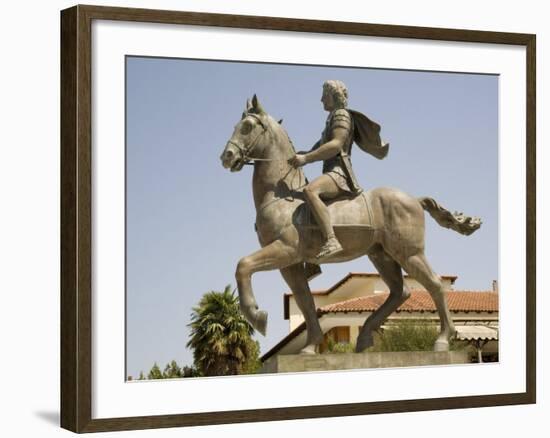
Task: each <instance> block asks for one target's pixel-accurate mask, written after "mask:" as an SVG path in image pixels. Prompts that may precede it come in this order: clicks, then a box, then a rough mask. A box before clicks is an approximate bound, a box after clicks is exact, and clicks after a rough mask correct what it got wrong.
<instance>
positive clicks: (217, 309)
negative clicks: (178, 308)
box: [187, 285, 259, 376]
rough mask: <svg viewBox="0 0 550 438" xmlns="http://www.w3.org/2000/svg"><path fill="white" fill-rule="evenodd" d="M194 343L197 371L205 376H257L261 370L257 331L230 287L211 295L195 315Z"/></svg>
mask: <svg viewBox="0 0 550 438" xmlns="http://www.w3.org/2000/svg"><path fill="white" fill-rule="evenodd" d="M188 327H190V328H191V333H190V339H189V342H187V347H189V348H192V349H193V358H194V362H195V367H196V368H197V369H198V370H199V372H200V373H201V374H202V375H204V376H225V375H234V374H241V373H243V371H244V372H247V373H250V372H254V371H255V370H256V369H257V368H258V364H259V360H258V352H259V348H258V343H257V341H254V340H253V339H252V335H253V333H254V329H253V328H252V326H251V325H250V324H249V323H248V321H246V320H245V319H244V317H243V315H242V314H241V312H240V309H239V300H238V298H237V297H236V296H235V294H234V293H232V292H231V286H229V285H228V286H226V288H225V290H224V291H223V292H216V291H211V292H207V293H206V294H204V295H203V297H202V298H201V300H200V302H199V305H198V306H197V307H194V308H193V313H192V314H191V323H190V324H188Z"/></svg>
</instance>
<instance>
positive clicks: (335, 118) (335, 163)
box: [319, 108, 353, 192]
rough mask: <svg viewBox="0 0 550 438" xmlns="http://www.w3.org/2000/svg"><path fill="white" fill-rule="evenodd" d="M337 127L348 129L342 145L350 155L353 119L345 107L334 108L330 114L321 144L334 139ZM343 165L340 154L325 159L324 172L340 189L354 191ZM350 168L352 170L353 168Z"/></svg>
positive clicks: (343, 150) (344, 151) (344, 150)
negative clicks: (333, 134)
mask: <svg viewBox="0 0 550 438" xmlns="http://www.w3.org/2000/svg"><path fill="white" fill-rule="evenodd" d="M335 128H341V129H345V130H346V131H347V138H346V141H345V143H344V146H343V147H342V152H343V153H344V154H347V155H348V156H349V155H351V145H352V143H353V120H352V118H351V116H350V113H349V112H348V111H347V110H346V109H344V108H341V109H337V110H334V111H332V112H331V113H330V114H329V115H328V117H327V121H326V124H325V129H324V130H323V133H322V134H321V141H320V142H319V145H321V144H325V143H327V142H328V141H330V140H332V132H333V130H334V129H335ZM342 167H343V163H342V158H341V156H340V154H338V155H336V156H334V157H332V158H329V159H327V160H325V161H323V173H324V174H327V175H328V176H330V177H331V178H332V179H333V180H334V182H335V183H336V185H337V186H338V187H339V188H340V189H342V190H344V191H346V192H353V190H352V189H351V187H350V184H349V181H348V177H347V175H346V172H345V171H344V169H343V168H342ZM348 169H349V171H350V172H352V170H351V168H348Z"/></svg>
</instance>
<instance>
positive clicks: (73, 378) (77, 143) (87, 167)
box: [61, 6, 536, 433]
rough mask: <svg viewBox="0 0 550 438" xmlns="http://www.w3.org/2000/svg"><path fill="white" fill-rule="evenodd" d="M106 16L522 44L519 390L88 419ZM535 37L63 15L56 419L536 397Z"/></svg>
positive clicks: (140, 14) (404, 408) (109, 426)
mask: <svg viewBox="0 0 550 438" xmlns="http://www.w3.org/2000/svg"><path fill="white" fill-rule="evenodd" d="M94 20H112V21H127V22H142V23H162V24H173V25H194V26H213V27H221V28H242V29H260V30H272V31H290V32H307V33H318V34H328V35H330V34H342V35H355V36H357V37H362V36H368V37H384V38H391V39H397V38H408V39H423V40H435V41H450V42H466V43H490V44H497V45H515V46H522V47H524V48H525V50H526V61H527V62H526V65H525V75H526V84H527V87H526V89H525V102H526V111H527V113H526V138H525V148H526V164H527V169H526V175H527V179H526V188H527V191H526V211H525V215H526V248H525V251H526V262H527V263H526V267H525V269H526V284H525V294H526V296H525V300H526V311H527V315H528V316H527V318H526V321H525V324H526V327H525V333H526V339H525V342H526V358H525V362H526V370H525V375H526V382H525V388H526V390H525V391H524V392H518V393H508V394H486V395H480V396H457V397H444V398H426V399H414V400H395V401H379V402H376V401H375V402H365V403H344V404H332V405H317V406H299V407H292V406H291V407H278V408H269V409H249V410H238V411H218V412H201V413H185V414H174V415H150V416H135V417H117V418H92V405H93V400H92V342H93V339H92V333H93V330H92V316H93V315H92V286H91V284H92V249H91V248H92V239H93V236H92V172H93V166H92V164H93V161H92V160H93V157H92V147H91V144H92V89H91V71H92V68H93V66H92V22H93V21H94ZM535 58H536V37H535V35H531V34H517V33H502V32H486V31H474V30H457V29H439V28H423V27H411V26H396V25H381V24H365V23H347V22H331V21H317V20H302V19H290V18H275V17H258V16H237V15H226V14H210V13H195V12H176V11H161V10H144V9H127V8H111V7H100V6H75V7H72V8H70V9H66V10H64V11H62V12H61V426H62V427H63V428H66V429H68V430H71V431H74V432H78V433H81V432H99V431H115V430H129V429H148V428H162V427H176V426H195V425H213V424H223V423H239V422H256V421H273V420H289V419H304V418H318V417H328V416H350V415H364V414H375V413H396V412H410V411H425V410H438V409H456V408H472V407H482V406H502V405H517V404H529V403H535V401H536V319H535V318H536V312H535V310H536V289H535V286H536V284H535V282H536V280H535V279H536V275H535V274H536V272H535V265H536V255H535V254H536V246H535V245H536V243H535V236H536V231H535V230H536V228H535V227H536V222H535V221H536V219H535V218H536V201H535V199H536V186H535V181H536V173H535V165H536V157H535V133H536V127H535V110H536V102H535V90H536V88H535V86H536V79H535Z"/></svg>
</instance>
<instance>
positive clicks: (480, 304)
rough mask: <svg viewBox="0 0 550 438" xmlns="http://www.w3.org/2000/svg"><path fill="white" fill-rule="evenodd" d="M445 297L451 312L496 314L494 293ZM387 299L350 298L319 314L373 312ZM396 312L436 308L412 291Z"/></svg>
mask: <svg viewBox="0 0 550 438" xmlns="http://www.w3.org/2000/svg"><path fill="white" fill-rule="evenodd" d="M445 296H446V297H447V303H448V306H449V310H450V311H451V312H498V294H497V293H495V292H486V291H483V292H480V291H448V292H445ZM387 298H388V293H387V292H386V293H381V294H376V295H370V296H366V297H358V298H351V299H349V300H346V301H340V302H338V303H333V304H328V305H326V306H323V307H321V308H320V309H319V310H320V312H321V313H337V312H344V313H347V312H374V311H375V310H376V309H378V307H380V306H381V305H382V303H383V302H384V301H385V300H386V299H387ZM397 312H436V308H435V304H434V302H433V300H432V297H431V296H430V294H429V293H428V292H426V291H422V290H413V291H412V292H411V296H410V298H409V299H408V300H407V301H405V302H404V303H403V304H402V305H401V306H400V307H399V308H398V309H397Z"/></svg>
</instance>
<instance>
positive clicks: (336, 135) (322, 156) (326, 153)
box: [305, 127, 349, 163]
mask: <svg viewBox="0 0 550 438" xmlns="http://www.w3.org/2000/svg"><path fill="white" fill-rule="evenodd" d="M348 133H349V131H348V130H347V129H344V128H340V127H337V128H334V129H333V130H332V140H330V141H327V142H326V143H324V144H321V145H319V147H318V148H317V149H312V150H311V152H308V153H307V154H305V158H306V163H314V162H315V161H323V160H328V159H329V158H332V157H334V156H336V155H337V154H338V153H340V152H341V151H342V149H343V147H344V144H345V142H346V139H347V137H348Z"/></svg>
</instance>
